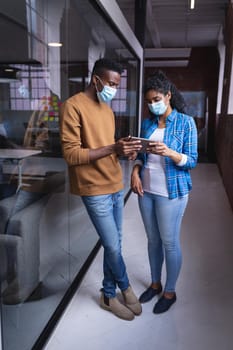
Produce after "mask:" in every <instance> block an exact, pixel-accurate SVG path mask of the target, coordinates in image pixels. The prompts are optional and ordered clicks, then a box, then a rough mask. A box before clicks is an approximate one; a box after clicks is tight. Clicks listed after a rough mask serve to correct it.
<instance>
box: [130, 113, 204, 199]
mask: <svg viewBox="0 0 233 350" xmlns="http://www.w3.org/2000/svg"><path fill="white" fill-rule="evenodd" d="M157 127H158V118H157V117H154V118H147V119H144V120H143V121H142V126H141V134H140V136H141V137H144V138H149V137H150V136H151V134H152V133H153V132H154V131H155V129H156V128H157ZM163 142H164V143H165V144H166V145H167V146H168V147H169V148H171V149H172V150H174V151H176V152H179V153H183V154H186V155H187V162H186V164H185V165H183V166H179V165H176V164H175V163H174V162H173V161H172V160H171V159H170V158H169V157H165V175H166V179H167V188H168V194H169V199H173V198H176V197H183V196H185V195H186V194H188V193H189V191H190V190H191V189H192V180H191V176H190V172H189V170H190V169H192V168H194V167H195V166H196V165H197V159H198V152H197V129H196V124H195V121H194V119H193V118H192V117H190V116H188V115H186V114H183V113H179V112H178V111H177V110H176V109H173V111H172V113H171V114H170V115H169V116H168V117H167V119H166V128H165V133H164V140H163ZM137 159H140V160H141V161H142V163H143V165H144V166H145V164H146V161H147V154H145V153H139V154H138V157H137ZM142 172H143V168H142Z"/></svg>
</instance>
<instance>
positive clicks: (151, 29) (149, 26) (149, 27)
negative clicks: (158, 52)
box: [146, 0, 161, 47]
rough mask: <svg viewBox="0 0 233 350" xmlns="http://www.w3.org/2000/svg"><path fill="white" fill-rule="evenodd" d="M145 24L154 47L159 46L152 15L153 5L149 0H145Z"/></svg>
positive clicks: (157, 32) (156, 29) (156, 28)
mask: <svg viewBox="0 0 233 350" xmlns="http://www.w3.org/2000/svg"><path fill="white" fill-rule="evenodd" d="M146 24H147V30H148V33H149V35H150V37H151V41H152V43H153V45H154V47H161V41H160V35H159V30H158V26H157V23H156V21H155V18H154V17H153V7H152V2H151V0H147V9H146Z"/></svg>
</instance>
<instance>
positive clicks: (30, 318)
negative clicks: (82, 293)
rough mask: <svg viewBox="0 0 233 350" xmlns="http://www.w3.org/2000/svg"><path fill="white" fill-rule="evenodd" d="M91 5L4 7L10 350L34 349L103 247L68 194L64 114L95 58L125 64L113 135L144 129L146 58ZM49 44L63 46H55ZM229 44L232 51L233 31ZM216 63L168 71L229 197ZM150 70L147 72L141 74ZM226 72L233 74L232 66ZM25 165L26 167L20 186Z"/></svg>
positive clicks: (0, 94)
mask: <svg viewBox="0 0 233 350" xmlns="http://www.w3.org/2000/svg"><path fill="white" fill-rule="evenodd" d="M94 3H95V2H93V1H78V0H73V1H70V2H69V4H68V2H67V1H65V0H59V1H55V0H54V1H41V0H38V1H24V0H18V1H17V2H15V1H13V0H7V1H1V4H0V18H1V28H2V30H1V31H0V44H1V48H2V49H1V52H0V66H1V69H0V75H1V76H0V124H1V125H3V127H4V128H3V130H4V131H3V132H4V135H2V136H3V137H4V138H2V141H4V142H3V144H1V145H2V146H1V150H3V147H4V150H6V149H9V148H10V149H11V150H16V153H15V154H16V156H15V158H10V155H9V154H8V158H6V157H5V156H4V157H5V158H1V160H0V164H1V169H2V173H1V175H2V177H1V184H2V185H3V186H2V187H1V189H2V191H3V190H4V191H3V192H1V193H2V194H1V195H2V198H0V213H1V222H0V264H1V269H0V272H1V275H0V283H1V329H2V342H3V346H4V348H5V349H7V350H16V349H17V350H18V346H19V344H20V349H21V350H26V349H29V348H30V349H31V348H32V347H33V346H34V344H35V343H36V342H37V340H38V338H39V337H40V336H41V334H42V332H43V331H44V330H45V329H46V327H47V325H48V322H50V320H51V318H52V317H53V316H54V315H55V313H56V312H57V310H58V309H59V307H60V305H61V303H62V302H63V301H64V297H65V296H66V295H67V292H69V291H70V288H71V286H72V283H73V281H74V279H75V278H76V276H77V274H78V273H79V271H81V270H82V268H83V266H84V265H85V262H86V261H87V259H88V258H89V257H90V256H91V254H92V252H93V249H94V248H95V247H96V244H97V242H98V238H97V235H96V233H95V231H94V229H93V227H92V225H91V223H90V221H89V219H88V217H87V214H86V212H85V210H84V207H83V205H82V202H81V200H80V198H75V197H74V196H71V195H69V183H68V182H69V181H68V176H67V168H66V164H65V162H64V160H63V158H62V154H61V149H60V142H59V115H58V109H59V106H60V104H61V103H62V101H64V100H65V99H66V98H67V97H69V96H71V95H73V94H74V93H76V92H77V91H81V90H83V88H84V87H85V86H86V84H87V83H88V79H89V74H90V70H91V67H92V65H93V62H94V61H95V59H96V58H98V57H99V56H101V55H106V56H108V57H110V58H114V59H116V60H117V61H119V62H121V63H122V64H123V66H124V68H125V70H124V74H123V76H122V85H121V87H120V93H119V95H118V96H117V98H116V100H115V101H114V102H113V105H112V108H113V110H114V112H115V114H116V129H117V134H116V137H117V138H118V137H121V136H127V135H128V134H135V135H136V134H137V132H138V126H139V122H140V121H139V118H138V116H139V115H140V104H139V102H140V98H141V92H140V91H139V80H140V68H139V67H140V59H141V57H139V56H138V55H137V53H135V50H134V49H133V48H132V47H130V45H129V44H126V40H125V38H123V36H122V35H119V30H116V28H115V27H114V26H113V25H112V23H111V24H110V23H108V21H107V20H106V17H107V16H106V13H105V14H103V13H102V12H101V11H100V8H99V7H98V6H93V5H94ZM229 11H230V10H229ZM231 23H232V21H229V25H228V27H227V28H228V31H229V33H232V31H231V30H232V27H230V26H231ZM77 33H78V35H77ZM77 38H78V39H77ZM49 41H53V42H57V41H59V42H62V43H63V45H62V46H61V47H51V46H50V47H49V46H48V43H49ZM227 42H228V44H229V47H232V39H231V36H230V34H229V35H228V41H227ZM219 66H220V62H219V54H218V50H217V48H216V47H211V48H195V49H192V50H191V55H190V64H189V66H188V67H186V68H181V67H180V68H179V67H176V68H167V67H162V68H163V70H164V71H165V72H166V73H167V75H168V76H169V77H170V78H171V79H172V80H173V82H174V83H175V84H176V85H177V87H178V88H179V89H180V90H181V92H183V93H184V94H186V96H187V98H188V99H190V100H191V101H192V103H193V106H194V108H196V109H197V111H200V114H198V113H197V114H198V115H197V117H198V118H200V119H203V120H204V123H202V124H201V127H200V140H201V142H200V143H199V145H200V146H199V154H200V161H203V162H216V161H218V164H219V167H220V170H221V172H222V175H223V178H224V184H225V187H226V189H227V192H228V195H229V196H231V198H232V193H233V184H232V179H233V173H232V167H231V166H230V165H231V164H232V161H233V153H232V149H233V148H232V147H231V145H232V142H233V141H232V140H233V139H232V138H233V132H232V127H233V124H232V118H231V116H230V115H228V114H227V112H226V110H225V112H224V110H223V111H222V113H221V117H220V119H219V124H218V129H216V121H217V116H216V101H217V89H218V84H217V83H218V77H219ZM5 68H10V69H11V72H9V71H8V73H6V72H5ZM4 72H5V73H4ZM151 72H152V69H150V68H145V71H144V77H145V78H146V77H147V76H148V75H149V74H150V73H151ZM227 72H228V74H229V75H230V69H229V68H228V71H227ZM4 74H5V75H4ZM228 78H230V76H228ZM11 79H12V80H11ZM197 96H201V99H199V98H198V99H197V98H196V97H197ZM196 102H197V103H196ZM38 131H39V132H38ZM5 133H6V134H5ZM219 133H220V134H221V137H220V139H219V138H218V137H217V136H216V135H218V134H219ZM5 136H7V137H5ZM220 140H221V142H220ZM219 142H220V144H219ZM22 149H27V150H39V151H40V153H38V154H36V155H34V156H30V157H26V158H17V150H22ZM1 150H0V151H1ZM216 150H217V152H216ZM230 152H231V153H230ZM216 154H217V157H216ZM18 165H20V166H21V165H22V169H21V170H22V182H23V186H22V187H21V186H20V188H18V187H19V186H18V185H19V183H18V182H19V167H18ZM122 167H123V171H124V182H125V185H126V186H125V194H126V195H127V194H128V191H129V183H130V170H131V163H130V162H125V160H123V159H122ZM229 167H230V168H229ZM21 170H20V171H21ZM229 170H230V171H229ZM5 191H6V192H5ZM21 194H24V196H23V197H22V196H21ZM16 209H17V210H16ZM12 210H13V212H12ZM14 211H15V212H14ZM12 213H13V214H14V215H13V216H12ZM9 219H10V220H9ZM35 315H36V317H35ZM13 333H14V337H12V334H13Z"/></svg>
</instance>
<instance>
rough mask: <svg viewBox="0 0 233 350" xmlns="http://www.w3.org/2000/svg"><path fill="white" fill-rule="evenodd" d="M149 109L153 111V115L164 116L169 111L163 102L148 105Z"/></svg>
mask: <svg viewBox="0 0 233 350" xmlns="http://www.w3.org/2000/svg"><path fill="white" fill-rule="evenodd" d="M148 108H149V110H150V111H151V113H153V114H155V115H163V114H164V113H165V112H166V110H167V106H166V105H165V103H164V101H163V100H160V101H158V102H153V103H148Z"/></svg>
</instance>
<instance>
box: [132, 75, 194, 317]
mask: <svg viewBox="0 0 233 350" xmlns="http://www.w3.org/2000/svg"><path fill="white" fill-rule="evenodd" d="M144 93H145V100H146V102H147V104H148V108H149V111H150V116H149V118H146V119H144V120H143V122H142V127H141V135H140V136H141V137H143V138H147V139H149V140H151V143H150V144H149V147H148V148H147V151H146V153H139V154H138V157H137V160H136V161H135V165H134V168H133V171H132V175H131V187H132V190H133V192H135V193H137V194H138V200H139V208H140V212H141V215H142V219H143V223H144V226H145V231H146V234H147V238H148V255H149V263H150V270H151V280H152V281H151V285H150V286H149V288H147V289H146V291H145V292H144V293H143V294H142V295H141V296H140V299H139V300H140V302H141V303H145V302H148V301H150V300H151V299H152V298H153V297H154V296H155V295H157V294H160V293H162V291H163V293H162V296H161V297H160V299H159V300H158V301H157V303H156V304H155V306H154V308H153V312H154V313H155V314H159V313H162V312H165V311H167V310H168V309H169V308H170V307H171V305H172V304H173V303H174V302H175V301H176V292H175V287H176V282H177V279H178V276H179V272H180V269H181V263H182V254H181V247H180V229H181V222H182V218H183V215H184V211H185V208H186V206H187V202H188V194H189V191H190V190H191V188H192V181H191V177H190V173H189V170H190V169H192V168H194V167H195V166H196V164H197V157H198V154H197V130H196V125H195V121H194V119H193V118H192V117H190V116H188V115H186V114H185V103H184V100H183V98H182V95H181V94H180V92H179V91H178V90H177V89H176V87H175V86H174V84H173V83H172V82H170V81H169V80H168V79H167V77H166V76H165V75H164V73H163V72H161V71H158V72H156V73H155V74H154V75H153V76H151V77H149V78H148V79H147V81H146V84H145V88H144ZM164 259H165V262H166V282H165V286H164V288H163V287H162V284H161V271H162V265H163V261H164Z"/></svg>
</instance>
